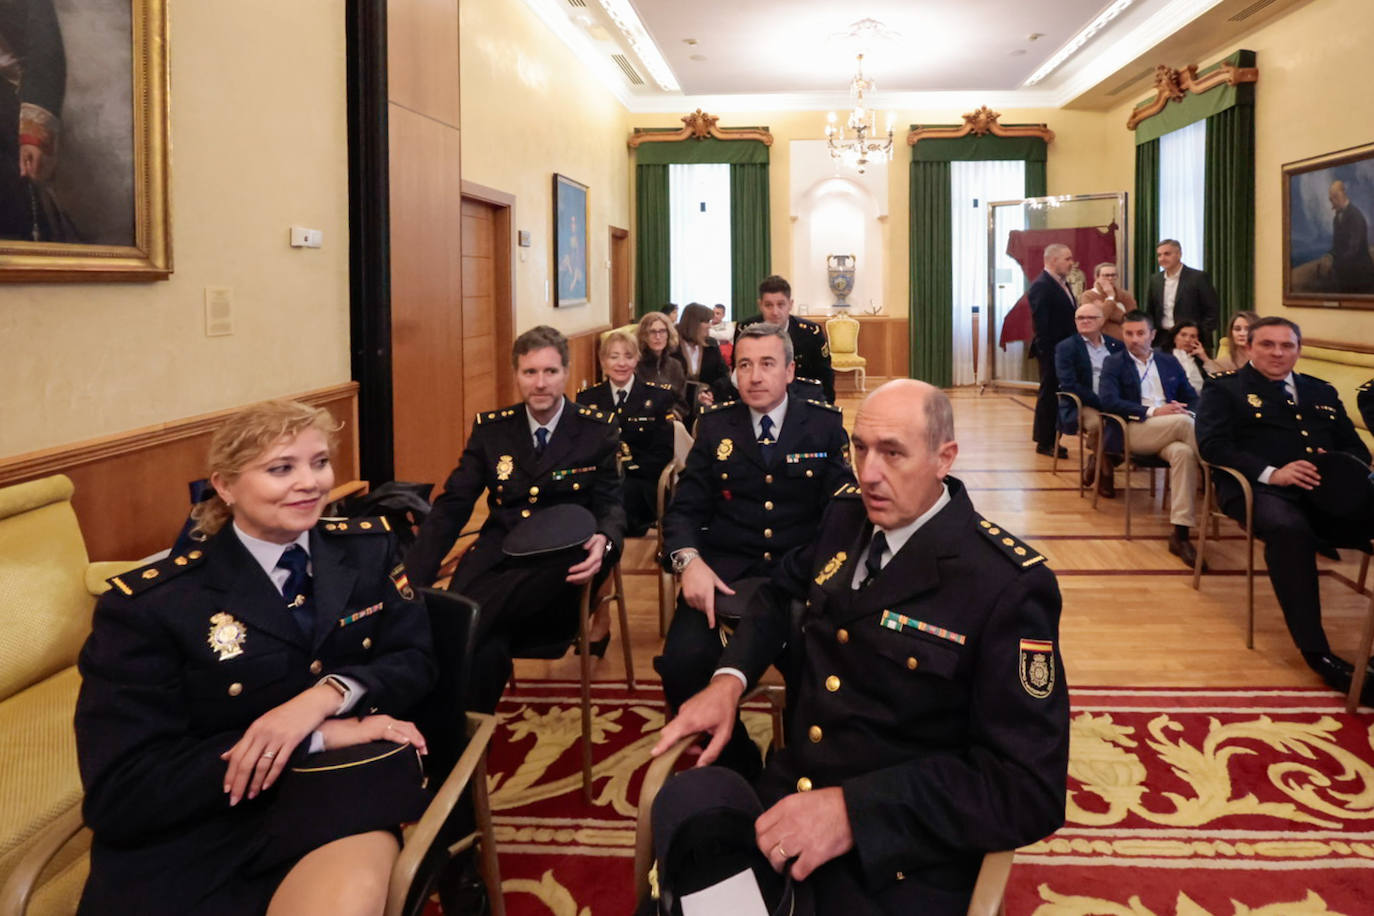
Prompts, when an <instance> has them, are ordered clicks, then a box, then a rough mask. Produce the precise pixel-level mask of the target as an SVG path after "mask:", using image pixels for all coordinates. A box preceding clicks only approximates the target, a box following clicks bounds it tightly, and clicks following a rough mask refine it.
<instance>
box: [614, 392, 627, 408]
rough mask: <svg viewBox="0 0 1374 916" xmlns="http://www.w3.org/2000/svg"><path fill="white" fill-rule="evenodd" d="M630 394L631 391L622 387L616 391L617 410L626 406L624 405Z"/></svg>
mask: <svg viewBox="0 0 1374 916" xmlns="http://www.w3.org/2000/svg"><path fill="white" fill-rule="evenodd" d="M629 396H630V392H628V391H626V390H625V389H624V388H622V389H620V390H619V391H617V392H616V393H615V409H616V410H620V409H621V408H622V407H624V406H625V399H626V398H628V397H629Z"/></svg>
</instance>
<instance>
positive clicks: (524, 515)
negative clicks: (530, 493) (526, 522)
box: [520, 509, 530, 518]
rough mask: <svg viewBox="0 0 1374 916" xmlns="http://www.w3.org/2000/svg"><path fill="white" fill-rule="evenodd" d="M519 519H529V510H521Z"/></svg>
mask: <svg viewBox="0 0 1374 916" xmlns="http://www.w3.org/2000/svg"><path fill="white" fill-rule="evenodd" d="M520 517H521V518H529V517H530V510H529V509H521V510H520Z"/></svg>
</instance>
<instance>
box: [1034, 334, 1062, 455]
mask: <svg viewBox="0 0 1374 916" xmlns="http://www.w3.org/2000/svg"><path fill="white" fill-rule="evenodd" d="M1036 346H1037V347H1039V344H1038V343H1037V345H1036ZM1039 353H1040V356H1039V357H1038V359H1037V362H1039V364H1040V390H1039V391H1038V392H1036V395H1035V420H1034V421H1033V422H1032V425H1031V438H1032V439H1034V440H1035V447H1036V448H1038V449H1040V450H1042V451H1043V450H1045V449H1049V448H1053V447H1054V433H1055V428H1056V424H1057V422H1058V419H1059V398H1057V397H1056V396H1055V395H1056V392H1058V391H1059V376H1058V375H1056V374H1055V371H1054V345H1053V344H1050V345H1049V347H1048V348H1043V347H1041V348H1040V349H1039Z"/></svg>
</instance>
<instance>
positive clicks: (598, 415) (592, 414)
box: [577, 405, 612, 423]
mask: <svg viewBox="0 0 1374 916" xmlns="http://www.w3.org/2000/svg"><path fill="white" fill-rule="evenodd" d="M577 412H578V414H579V415H581V416H584V417H587V418H589V419H593V420H600V421H601V422H602V423H610V422H611V419H612V418H611V417H610V416H608V415H607V413H606V411H604V410H599V409H597V408H595V407H587V406H584V405H579V406H578V408H577Z"/></svg>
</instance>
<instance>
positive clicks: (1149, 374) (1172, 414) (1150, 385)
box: [1098, 311, 1198, 566]
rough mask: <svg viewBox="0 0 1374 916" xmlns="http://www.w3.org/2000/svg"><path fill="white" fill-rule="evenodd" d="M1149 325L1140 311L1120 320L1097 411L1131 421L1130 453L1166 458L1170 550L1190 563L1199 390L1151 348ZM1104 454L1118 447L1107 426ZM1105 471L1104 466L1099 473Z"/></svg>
mask: <svg viewBox="0 0 1374 916" xmlns="http://www.w3.org/2000/svg"><path fill="white" fill-rule="evenodd" d="M1153 332H1154V328H1153V327H1151V323H1150V318H1149V316H1148V315H1146V314H1145V313H1144V312H1140V311H1136V312H1131V313H1130V314H1129V315H1127V316H1126V320H1125V322H1124V323H1123V324H1122V334H1123V335H1124V336H1125V343H1126V350H1125V352H1123V353H1117V354H1116V355H1114V356H1109V357H1107V361H1106V362H1105V363H1103V364H1102V382H1101V388H1100V390H1099V392H1098V395H1099V397H1100V398H1101V400H1102V410H1103V411H1104V412H1105V413H1113V414H1116V415H1117V416H1120V417H1125V418H1126V421H1127V422H1128V423H1130V424H1131V428H1130V436H1131V452H1132V454H1136V455H1158V456H1159V457H1160V458H1163V459H1164V460H1165V461H1167V462H1169V520H1170V521H1171V522H1173V525H1174V530H1173V533H1172V534H1171V535H1169V552H1170V553H1172V554H1175V555H1177V556H1178V557H1179V558H1180V559H1182V560H1183V562H1184V563H1185V564H1186V565H1188V566H1192V565H1193V563H1194V561H1196V560H1197V552H1196V551H1195V550H1194V549H1193V545H1192V543H1191V542H1190V541H1189V539H1188V538H1189V529H1190V528H1192V527H1193V525H1195V524H1197V481H1198V462H1197V440H1196V438H1195V437H1194V432H1193V410H1194V409H1196V407H1197V399H1198V394H1197V392H1196V391H1194V390H1193V386H1192V385H1190V384H1189V383H1188V376H1187V375H1186V374H1184V372H1183V367H1182V366H1180V365H1179V363H1178V360H1176V359H1174V358H1173V356H1172V355H1170V354H1168V353H1165V352H1164V351H1162V350H1153V349H1151V348H1150V338H1151V336H1152V335H1153ZM1104 439H1105V442H1104V445H1103V448H1104V450H1105V451H1106V453H1107V454H1108V455H1115V454H1120V453H1121V452H1122V451H1123V447H1122V443H1121V441H1120V440H1121V435H1120V433H1119V432H1118V431H1117V429H1116V428H1115V427H1114V426H1113V427H1109V428H1108V430H1107V435H1106V436H1105V437H1104ZM1106 473H1107V471H1106V470H1104V471H1103V474H1106Z"/></svg>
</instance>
